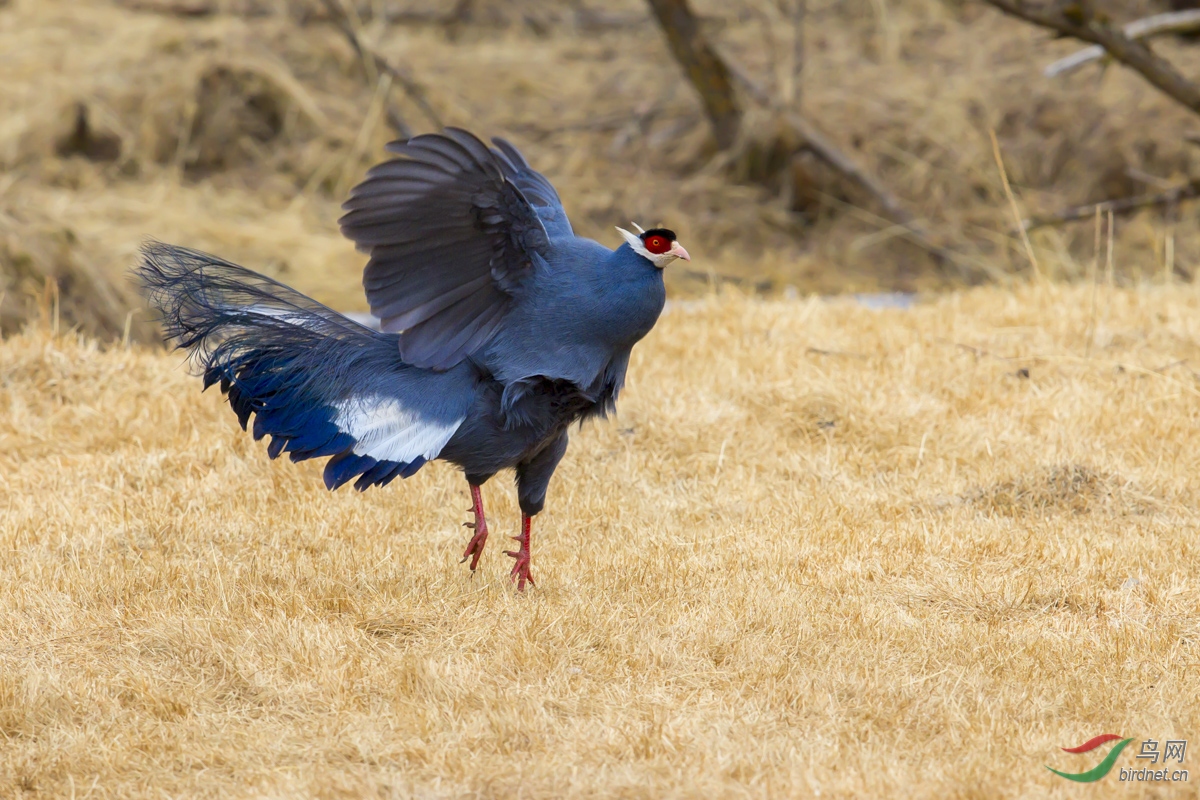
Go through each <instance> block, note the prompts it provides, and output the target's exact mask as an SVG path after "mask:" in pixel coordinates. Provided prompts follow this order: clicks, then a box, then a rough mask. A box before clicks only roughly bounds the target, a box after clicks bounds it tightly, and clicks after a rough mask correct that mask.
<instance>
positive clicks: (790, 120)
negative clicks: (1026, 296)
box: [726, 58, 973, 274]
mask: <svg viewBox="0 0 1200 800" xmlns="http://www.w3.org/2000/svg"><path fill="white" fill-rule="evenodd" d="M726 65H727V66H728V68H729V72H730V74H731V75H733V77H734V78H735V79H736V80H737V82H738V83H739V84H741V86H742V88H743V89H744V90H745V92H746V94H747V95H749V96H750V97H751V98H752V99H754V100H755V101H756V102H758V103H760V104H762V105H764V106H766V107H767V108H773V109H775V110H776V111H777V112H779V113H780V115H781V116H782V118H783V120H784V122H786V123H787V124H788V126H789V127H791V129H792V130H793V131H795V133H796V134H797V135H798V136H799V137H800V138H801V139H803V140H804V142H805V146H806V147H808V149H810V150H812V152H813V153H814V154H815V155H816V156H817V157H818V158H820V159H821V160H822V161H824V162H825V163H826V164H828V165H829V166H830V167H832V168H833V169H834V170H835V171H836V172H837V173H838V174H840V175H841V176H842V177H843V178H845V179H847V180H848V181H850V182H851V183H853V184H854V185H856V186H858V187H859V188H860V189H862V190H863V191H865V192H866V193H867V194H869V195H870V196H871V197H872V198H873V199H874V200H875V202H876V203H878V204H879V206H880V208H882V209H883V212H884V215H885V216H886V217H887V218H888V219H889V220H891V221H892V222H895V223H896V224H898V225H899V226H901V227H902V228H903V229H904V230H905V231H906V233H907V235H908V238H909V239H910V240H912V241H913V242H915V243H916V244H918V245H920V246H921V247H923V248H925V249H926V250H928V251H929V252H930V253H932V254H933V255H934V256H936V257H937V258H938V259H940V260H942V261H944V262H947V263H950V264H954V265H955V266H956V267H958V268H959V269H960V271H962V272H963V273H964V274H966V273H967V272H970V271H971V270H972V269H973V267H971V266H969V265H967V264H965V263H964V262H963V259H962V257H961V256H959V255H958V254H957V253H954V252H952V251H950V250H947V249H946V248H945V247H942V246H941V245H939V244H937V243H936V242H934V240H933V237H932V236H931V235H930V234H929V232H928V231H926V230H925V227H924V226H923V225H922V224H921V223H920V221H918V219H917V218H916V216H915V215H914V214H912V212H910V211H909V210H908V209H907V208H905V207H904V204H903V203H901V202H900V200H899V199H898V198H896V197H895V196H894V195H893V194H892V193H891V192H889V191H888V190H887V187H885V186H884V185H883V184H882V183H880V182H879V180H877V179H876V178H875V176H873V175H871V173H869V172H867V171H866V170H865V169H863V168H862V167H861V166H859V164H858V163H857V162H855V161H854V159H852V158H851V157H850V156H848V155H846V154H845V153H843V152H842V151H841V150H839V149H838V148H837V145H835V144H834V143H833V142H831V141H830V140H829V139H828V138H826V136H825V134H823V133H821V132H820V131H819V130H817V129H816V128H815V127H814V126H813V125H812V123H810V122H809V121H808V120H807V119H805V118H804V117H803V116H801V115H800V114H797V113H796V112H794V111H788V110H786V109H781V108H780V107H779V106H778V104H776V103H773V102H772V101H771V95H770V93H769V92H768V91H767V90H766V89H764V88H763V87H762V86H760V85H759V84H758V83H757V82H756V81H755V80H754V79H753V78H751V77H750V76H749V75H747V74H746V71H745V70H744V69H742V68H741V67H739V66H738V65H737V64H735V63H734V62H733V61H730V60H729V59H728V58H726Z"/></svg>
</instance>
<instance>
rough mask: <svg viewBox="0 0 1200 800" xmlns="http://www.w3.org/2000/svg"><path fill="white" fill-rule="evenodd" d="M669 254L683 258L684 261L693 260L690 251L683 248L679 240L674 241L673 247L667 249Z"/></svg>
mask: <svg viewBox="0 0 1200 800" xmlns="http://www.w3.org/2000/svg"><path fill="white" fill-rule="evenodd" d="M667 255H671V256H675V257H676V258H682V259H683V260H684V261H691V260H692V257H691V256H689V255H688V251H687V250H684V249H683V245H681V244H680V243H679V242H672V243H671V249H670V250H668V251H667Z"/></svg>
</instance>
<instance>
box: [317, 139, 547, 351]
mask: <svg viewBox="0 0 1200 800" xmlns="http://www.w3.org/2000/svg"><path fill="white" fill-rule="evenodd" d="M498 147H500V148H501V150H491V149H489V148H488V147H487V145H485V144H484V143H483V142H481V141H480V140H479V139H477V138H476V137H475V136H474V135H472V134H470V133H468V132H466V131H463V130H459V129H457V128H448V129H446V131H445V132H444V133H442V134H426V135H422V136H417V137H414V138H412V139H409V140H408V141H405V142H393V143H392V144H390V145H388V148H387V149H388V150H389V151H391V152H393V153H396V154H397V155H399V156H401V158H398V159H394V160H392V161H388V162H386V163H384V164H380V165H379V166H377V167H375V168H373V169H372V170H371V171H370V172H368V173H367V177H366V180H364V181H363V182H362V183H361V184H359V185H358V186H356V187H355V188H354V190H353V191H352V192H351V194H350V199H349V200H347V201H346V203H345V205H344V208H345V209H346V210H347V213H346V215H345V216H343V217H342V219H341V220H340V224H341V228H342V232H343V233H344V234H345V235H346V236H347V237H349V238H350V239H351V240H353V241H354V242H355V244H356V245H357V246H358V247H359V249H361V250H363V251H365V252H366V253H368V254H369V255H370V257H371V258H370V261H369V262H368V263H367V267H366V270H365V271H364V273H363V287H364V288H365V290H366V294H367V301H368V302H369V303H370V305H371V312H372V313H373V314H375V315H376V316H378V317H379V318H380V319H381V320H382V321H383V329H384V330H386V331H399V332H401V333H400V354H401V358H402V359H403V360H404V361H405V362H406V363H408V364H412V365H414V366H418V367H425V368H429V369H434V370H446V369H449V368H451V367H453V366H454V365H455V364H457V363H459V362H460V361H461V360H462V359H463V358H464V357H466V356H467V355H470V354H471V353H473V352H475V351H477V350H478V349H479V348H480V347H481V346H482V345H484V344H486V343H487V341H488V340H489V339H490V338H491V337H492V335H493V334H494V333H495V332H496V330H497V329H498V327H499V326H500V324H501V322H502V320H503V319H504V316H505V314H506V313H507V312H508V310H509V308H510V307H511V304H512V298H513V295H514V293H515V292H516V291H517V290H518V287H520V285H521V283H522V281H524V280H525V279H526V278H527V277H528V276H529V274H530V273H531V272H532V271H533V259H535V258H544V257H545V255H546V251H547V248H548V247H549V242H550V238H549V235H548V234H547V229H546V226H545V224H544V222H543V218H542V216H541V215H540V214H539V211H538V210H535V205H536V206H537V207H538V208H545V209H546V210H547V211H546V213H547V215H548V216H549V217H550V218H551V220H557V219H561V220H562V221H563V222H565V220H566V214H565V213H562V206H561V203H559V202H558V195H557V194H556V193H555V192H554V189H553V187H551V186H550V184H549V182H548V181H547V180H546V179H545V178H544V177H542V176H541V175H539V174H538V173H536V172H534V171H533V170H532V169H531V168H530V167H529V165H528V164H527V163H526V162H525V160H524V159H523V158H522V157H521V155H520V153H518V152H517V151H516V149H515V148H513V147H512V146H511V145H509V144H508V143H507V142H504V143H498ZM526 190H527V191H528V192H529V194H530V195H532V198H533V199H532V200H531V198H530V197H527V196H526ZM555 206H556V207H557V210H555ZM555 215H557V216H555ZM552 227H554V228H555V230H556V231H562V230H563V223H558V224H557V225H554V226H552ZM566 230H567V231H569V230H570V225H569V224H566Z"/></svg>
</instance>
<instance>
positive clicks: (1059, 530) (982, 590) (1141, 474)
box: [0, 286, 1200, 798]
mask: <svg viewBox="0 0 1200 800" xmlns="http://www.w3.org/2000/svg"><path fill="white" fill-rule="evenodd" d="M1197 319H1200V294H1197V293H1196V292H1195V291H1194V290H1192V289H1190V288H1186V289H1179V288H1172V289H1161V288H1159V289H1149V288H1144V289H1136V290H1109V289H1106V288H1100V289H1099V290H1098V291H1097V292H1096V293H1095V294H1094V295H1093V294H1092V290H1090V289H1064V288H1059V287H1055V286H1049V287H1044V288H1038V289H1022V290H1020V291H1018V292H1016V293H1007V292H1002V291H998V290H979V291H974V292H970V293H961V294H953V295H950V296H947V297H945V298H943V299H941V300H938V301H937V302H934V303H930V304H927V305H922V306H919V307H918V308H916V309H914V310H912V311H909V312H898V311H886V312H872V311H868V310H865V309H863V308H860V307H858V306H856V305H854V304H852V303H848V302H845V303H843V302H826V301H820V300H805V301H801V300H797V301H788V302H782V301H780V302H765V301H756V300H748V299H744V298H741V297H738V296H725V297H721V298H716V299H710V300H705V301H703V302H701V303H698V304H694V305H682V306H675V307H673V308H672V309H671V310H670V311H669V312H668V314H667V315H666V316H665V317H664V319H663V320H662V321H661V323H660V324H659V326H658V328H657V329H656V330H655V331H654V332H653V333H652V334H651V335H650V337H649V338H648V340H647V341H646V342H645V343H644V344H643V345H641V346H639V348H638V349H637V350H636V351H635V354H634V359H633V364H632V367H631V372H630V374H631V385H630V387H629V389H628V391H627V394H626V396H625V397H623V398H622V405H621V411H620V414H619V416H618V417H617V418H616V419H615V420H613V421H611V422H610V423H607V424H601V425H594V426H589V427H587V428H585V429H583V430H582V431H580V432H579V433H577V434H575V436H574V443H573V446H572V448H571V451H570V452H569V453H568V456H567V458H566V460H565V461H564V463H563V465H562V466H561V467H560V469H559V472H558V475H557V476H556V478H555V481H554V483H553V484H552V486H551V496H550V503H549V506H548V510H547V511H546V512H545V513H544V514H543V515H542V516H541V517H539V519H538V521H537V524H536V528H535V541H534V549H535V551H536V556H535V570H536V574H537V578H538V580H539V583H538V587H537V589H535V590H531V591H530V592H528V593H527V594H526V595H524V596H519V595H517V594H516V593H515V592H514V591H513V589H512V587H511V586H510V585H509V583H508V581H507V580H506V570H507V566H508V565H507V562H508V559H506V558H505V557H503V556H502V555H500V552H499V551H500V550H501V549H502V548H501V547H499V546H497V545H498V544H499V542H493V544H492V548H493V549H491V550H490V551H489V552H488V553H487V554H486V555H485V558H484V560H483V562H482V565H481V568H480V572H479V574H477V575H476V576H475V577H474V578H472V577H470V576H469V574H468V573H467V571H466V569H465V567H463V566H462V565H460V564H459V563H458V555H459V554H460V553H461V550H462V548H463V546H464V544H465V539H466V533H465V532H464V530H463V529H462V527H461V523H462V522H463V520H464V519H466V517H467V515H466V514H465V513H464V511H463V510H464V509H466V507H467V497H466V492H465V485H464V482H463V480H462V478H461V476H460V475H458V474H456V473H455V472H454V471H453V470H451V469H449V468H446V467H444V466H442V465H437V464H435V465H433V466H432V467H430V468H427V469H425V470H423V471H422V472H421V473H420V474H419V475H418V476H416V477H414V478H412V479H410V480H408V481H406V482H403V483H397V484H393V485H392V486H390V487H388V488H387V489H385V490H382V491H374V490H373V491H371V492H369V493H367V494H365V495H357V494H355V493H353V492H348V491H345V490H343V491H341V492H338V493H335V494H329V493H327V492H326V491H325V490H324V489H323V488H322V485H321V481H320V474H319V472H320V465H318V464H311V463H307V464H302V465H292V464H289V463H286V462H271V461H269V460H268V459H267V458H266V455H265V453H264V449H265V448H263V447H262V446H261V445H260V444H256V443H254V442H253V441H252V440H251V439H250V437H249V436H247V435H246V434H244V433H242V432H241V431H240V430H239V429H238V428H237V426H236V424H235V421H234V419H233V416H232V415H231V414H230V413H229V411H228V409H227V408H226V407H225V405H224V403H223V402H222V400H221V398H220V397H219V396H217V395H215V394H213V393H209V394H208V395H201V394H199V391H198V390H199V386H198V381H196V380H195V379H194V378H191V377H189V376H187V375H186V374H185V372H184V371H183V369H182V359H181V358H180V357H179V355H177V354H170V355H165V354H163V353H162V352H161V351H158V350H155V349H143V348H139V347H136V346H135V347H133V348H132V349H124V348H122V347H120V346H119V345H118V346H113V347H109V348H107V349H106V348H102V347H98V346H97V345H96V344H94V343H91V342H89V341H86V340H78V339H76V338H73V337H59V338H54V337H51V336H50V335H48V334H46V333H44V332H33V333H30V334H28V335H24V336H20V337H16V338H9V339H7V340H5V341H4V342H3V343H0V474H3V475H4V476H5V480H4V481H3V483H0V585H3V586H4V587H5V590H4V592H3V593H0V796H6V797H7V796H12V797H47V798H48V797H66V796H70V795H72V793H74V795H75V796H77V797H82V796H84V795H86V794H88V793H90V794H91V796H93V797H151V796H153V797H158V796H163V795H170V796H205V797H208V796H211V797H216V796H241V797H250V796H254V797H260V796H271V797H363V796H399V797H409V796H419V797H459V796H481V797H516V796H523V797H531V798H541V797H545V798H551V797H743V796H769V797H794V796H815V795H817V794H818V793H819V794H821V795H823V796H836V797H895V796H901V795H903V796H912V797H935V796H936V797H946V796H952V797H1029V796H1048V797H1064V798H1066V797H1075V796H1077V795H1078V794H1079V792H1080V791H1081V789H1080V787H1078V786H1075V785H1073V784H1068V783H1067V782H1066V781H1062V780H1060V779H1058V778H1056V777H1055V776H1053V775H1051V774H1050V773H1049V772H1047V771H1046V769H1045V768H1044V765H1045V764H1050V765H1051V766H1056V767H1059V768H1063V769H1076V768H1078V769H1084V768H1086V767H1087V766H1091V764H1087V765H1084V764H1082V763H1081V762H1080V759H1081V758H1082V757H1076V756H1068V755H1066V754H1064V753H1062V752H1061V751H1060V750H1059V749H1058V748H1059V747H1060V746H1071V745H1076V744H1079V743H1080V742H1082V741H1084V740H1085V739H1087V738H1090V737H1091V736H1094V735H1096V734H1097V733H1100V732H1116V733H1120V734H1123V735H1126V736H1133V737H1138V738H1156V739H1159V740H1163V739H1168V738H1185V739H1186V738H1189V737H1193V738H1194V733H1195V731H1197V730H1200V689H1198V688H1197V687H1198V686H1200V684H1197V681H1196V680H1195V666H1196V664H1197V663H1198V662H1200V622H1198V620H1200V588H1198V587H1200V582H1198V580H1197V578H1198V577H1200V549H1198V548H1197V545H1196V530H1197V523H1198V522H1200V519H1198V517H1197V513H1196V509H1197V507H1200V484H1198V483H1197V481H1196V475H1197V474H1200V393H1198V391H1197V386H1196V384H1197V380H1196V377H1195V375H1194V373H1193V370H1194V369H1195V367H1196V365H1198V364H1200V345H1198V344H1197V343H1198V342H1200V330H1197V323H1196V320H1197ZM981 487H983V488H982V489H981ZM988 487H991V488H988ZM981 492H982V493H981ZM485 493H486V494H487V500H488V502H489V504H490V507H491V508H492V509H493V512H494V513H493V517H492V519H493V525H494V530H495V533H496V535H497V536H499V535H500V534H501V533H504V532H506V531H505V530H504V529H505V528H507V529H508V530H509V531H511V530H513V529H514V527H515V525H516V520H517V511H516V507H515V502H514V497H513V492H512V491H511V488H510V487H509V485H508V484H507V482H506V481H503V480H497V481H495V482H493V483H492V484H489V485H488V487H487V488H486V489H485ZM1107 496H1113V497H1116V498H1118V500H1119V502H1111V501H1107V500H1104V498H1105V497H1107ZM1122 497H1123V498H1125V500H1121V498H1122ZM964 498H965V499H966V500H967V502H964V501H963V499H964ZM1130 498H1133V499H1135V500H1136V499H1138V498H1146V499H1147V501H1146V502H1142V501H1141V500H1138V502H1137V504H1136V508H1131V507H1130V503H1129V499H1130ZM1077 511H1079V512H1083V513H1076V512H1077ZM1122 758H1123V759H1125V761H1124V762H1123V763H1126V765H1131V764H1132V763H1133V757H1132V756H1128V755H1127V756H1123V757H1122ZM1188 758H1189V761H1188V764H1187V765H1185V766H1190V765H1191V764H1193V763H1194V755H1192V754H1189V756H1188ZM1194 771H1195V770H1194V768H1193V772H1194ZM1192 780H1193V781H1194V780H1195V777H1193V778H1192ZM1095 791H1100V792H1101V793H1103V794H1104V796H1111V795H1114V794H1121V795H1123V796H1131V797H1142V796H1145V797H1149V796H1155V797H1184V796H1191V795H1192V794H1194V787H1193V786H1191V785H1190V784H1185V785H1182V786H1179V787H1176V788H1171V787H1167V788H1162V787H1159V788H1156V789H1149V788H1148V789H1145V790H1139V789H1138V788H1136V787H1132V788H1131V787H1130V786H1129V785H1128V784H1120V783H1118V782H1117V780H1116V777H1115V773H1114V774H1113V775H1110V776H1109V777H1108V778H1107V779H1106V780H1105V783H1104V785H1103V786H1102V787H1099V786H1098V787H1095Z"/></svg>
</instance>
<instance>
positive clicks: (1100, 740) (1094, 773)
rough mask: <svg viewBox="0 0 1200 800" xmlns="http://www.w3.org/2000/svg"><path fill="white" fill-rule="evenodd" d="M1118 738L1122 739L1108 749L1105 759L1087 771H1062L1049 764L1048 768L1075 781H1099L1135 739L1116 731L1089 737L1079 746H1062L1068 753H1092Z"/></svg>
mask: <svg viewBox="0 0 1200 800" xmlns="http://www.w3.org/2000/svg"><path fill="white" fill-rule="evenodd" d="M1118 739H1119V740H1120V741H1117V743H1116V744H1115V745H1113V748H1112V749H1111V750H1109V751H1108V755H1106V756H1105V757H1104V760H1103V761H1101V762H1100V763H1099V764H1097V765H1096V766H1094V767H1092V768H1091V769H1089V770H1087V771H1086V772H1060V771H1059V770H1056V769H1055V768H1054V767H1051V766H1047V767H1046V769H1048V770H1050V771H1051V772H1053V773H1054V774H1055V775H1058V776H1060V777H1063V778H1066V779H1067V780H1069V781H1075V782H1076V783H1092V782H1093V781H1098V780H1100V779H1101V778H1103V777H1104V776H1105V775H1107V774H1108V773H1109V772H1110V771H1111V770H1112V768H1113V764H1115V763H1117V756H1119V755H1121V751H1122V750H1124V749H1125V748H1126V747H1127V746H1129V743H1130V742H1132V741H1133V739H1122V738H1121V737H1120V736H1117V735H1116V734H1115V733H1102V734H1100V735H1099V736H1095V737H1093V738H1091V739H1088V740H1087V741H1086V742H1084V743H1083V744H1081V745H1079V746H1078V747H1064V748H1062V749H1063V751H1064V752H1067V753H1090V752H1091V751H1093V750H1095V749H1096V748H1097V747H1100V746H1101V745H1104V744H1108V743H1109V742H1112V741H1116V740H1118Z"/></svg>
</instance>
